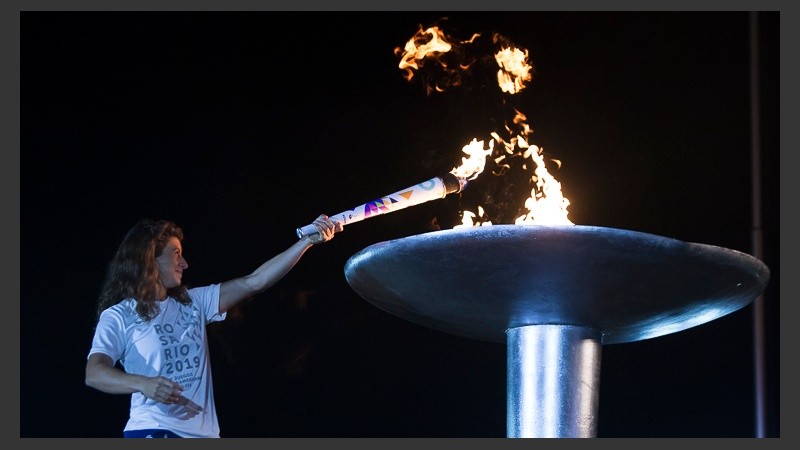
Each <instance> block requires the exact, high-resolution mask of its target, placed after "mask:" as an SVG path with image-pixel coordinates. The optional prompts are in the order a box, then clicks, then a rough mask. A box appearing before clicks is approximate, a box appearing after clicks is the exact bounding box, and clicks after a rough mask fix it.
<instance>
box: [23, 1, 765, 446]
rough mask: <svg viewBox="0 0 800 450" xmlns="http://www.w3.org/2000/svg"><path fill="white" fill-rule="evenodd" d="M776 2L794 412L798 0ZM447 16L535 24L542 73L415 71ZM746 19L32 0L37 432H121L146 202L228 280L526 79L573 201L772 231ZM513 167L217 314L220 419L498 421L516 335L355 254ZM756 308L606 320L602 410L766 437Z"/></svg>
mask: <svg viewBox="0 0 800 450" xmlns="http://www.w3.org/2000/svg"><path fill="white" fill-rule="evenodd" d="M759 17H760V22H759V29H760V42H761V45H760V48H759V58H760V70H759V79H760V81H761V86H760V88H761V89H760V91H759V99H760V106H761V109H760V115H759V118H760V125H761V128H760V138H761V139H760V148H761V152H762V153H761V160H760V164H761V183H760V185H759V189H757V190H756V191H757V192H760V193H761V196H762V197H761V199H762V203H761V209H762V215H761V221H762V229H763V237H764V241H763V249H764V255H763V258H762V261H764V262H765V264H766V265H767V266H768V267H769V269H770V272H771V278H770V282H769V284H768V286H767V289H766V291H765V293H764V296H763V299H762V301H763V302H764V304H763V305H764V311H765V314H764V320H765V332H766V339H765V342H764V345H765V356H766V362H767V365H766V370H767V372H766V376H767V377H766V378H767V379H766V382H767V384H766V395H767V430H766V433H767V436H768V437H779V436H780V414H779V411H780V403H779V397H780V388H779V382H780V378H779V372H778V370H779V366H780V359H779V342H778V336H779V332H780V330H779V321H778V314H779V305H780V298H779V290H778V287H779V275H780V265H779V256H780V255H779V245H780V238H779V236H780V230H779V221H778V219H779V199H780V193H779V188H778V186H779V173H778V172H779V142H778V139H779V124H778V119H779V112H778V108H779V103H778V93H779V81H780V80H779V72H778V69H779V51H778V50H779V17H780V16H779V13H777V12H773V13H762V14H760V15H759ZM434 24H438V25H439V26H440V28H441V29H443V30H444V31H445V32H446V33H447V34H448V35H450V36H453V37H456V38H458V39H461V40H466V39H469V38H470V37H471V36H472V35H473V34H474V33H481V35H482V36H484V37H486V36H489V35H491V33H493V32H496V33H499V34H501V35H502V36H504V37H505V38H507V39H509V40H510V41H512V42H513V43H514V44H515V45H516V46H517V47H521V48H525V49H527V50H528V51H529V60H530V61H531V62H532V64H533V66H534V72H533V78H532V80H531V82H530V83H529V85H528V88H527V89H526V90H525V91H523V92H522V93H520V94H519V95H518V96H515V97H514V98H513V99H511V100H508V99H507V98H506V97H504V96H503V95H501V94H500V93H498V92H497V90H496V86H495V87H492V86H491V83H487V82H486V80H487V79H490V78H487V77H486V73H483V72H480V70H479V69H480V68H476V69H475V71H474V73H473V74H472V75H471V76H470V77H465V79H464V80H462V81H463V82H462V84H461V85H459V86H453V87H452V89H447V90H445V91H444V92H432V93H430V94H429V93H428V92H427V91H426V89H425V86H424V83H425V81H426V80H427V81H431V80H433V79H435V78H436V76H437V75H436V74H435V73H431V74H430V77H429V78H427V79H425V77H422V76H418V77H415V78H412V79H411V80H407V79H405V78H404V77H403V71H401V70H400V69H399V68H398V63H399V57H398V56H397V55H396V54H395V52H394V49H395V48H396V47H402V46H403V45H405V43H406V41H408V40H409V39H410V38H411V37H412V36H413V35H414V34H415V33H416V32H417V31H418V30H419V27H420V26H423V27H426V28H427V27H428V26H432V25H434ZM749 32H750V30H749V16H748V13H746V12H591V13H589V12H536V11H530V12H464V11H461V12H447V11H443V12H437V11H421V12H276V11H260V12H253V11H250V12H220V11H215V12H92V11H84V12H78V11H76V12H47V11H40V12H34V11H27V12H22V13H21V14H20V99H21V101H20V117H21V126H20V138H21V141H20V145H21V152H20V156H21V158H20V175H21V176H20V188H21V192H20V199H21V207H20V238H21V241H20V242H21V244H20V247H21V249H22V251H21V257H20V264H21V275H20V283H21V295H20V361H21V367H20V430H19V431H20V436H21V437H120V436H121V434H122V429H123V427H124V425H125V422H126V420H127V413H128V401H129V396H127V395H119V396H114V395H108V394H103V393H100V392H99V391H95V390H92V389H90V388H88V387H86V386H85V385H84V366H85V361H86V356H87V352H88V350H89V347H90V343H91V337H92V333H93V327H94V323H95V302H96V297H97V294H98V293H99V288H100V284H101V282H102V279H103V276H104V271H105V267H106V264H107V263H108V262H109V260H110V259H111V257H112V255H113V253H114V250H115V249H116V247H117V245H118V244H119V242H120V241H121V239H122V237H123V236H124V234H125V233H126V232H127V230H128V229H129V228H130V226H132V225H133V224H134V223H135V222H136V221H137V220H138V219H140V218H146V217H147V218H163V219H169V220H172V221H174V222H176V223H177V224H178V225H180V226H181V227H183V229H184V232H185V235H186V239H185V241H184V243H183V249H184V254H185V256H186V258H187V260H188V262H189V269H188V270H187V271H186V273H185V275H184V281H185V282H186V283H188V284H189V285H194V286H196V285H203V284H210V283H216V282H221V281H224V280H226V279H230V278H233V277H236V276H240V275H244V274H247V273H250V272H251V271H252V270H253V269H255V268H256V267H257V266H258V265H259V264H261V263H262V262H264V261H266V260H267V259H269V258H270V257H272V256H274V255H275V254H277V253H279V252H280V251H282V250H284V249H285V248H287V247H289V246H290V245H291V244H292V243H293V242H294V241H295V240H296V239H297V237H296V236H295V228H297V227H299V226H303V225H306V224H308V223H310V222H311V221H313V219H314V218H315V217H316V216H317V215H318V214H320V213H326V214H330V215H332V214H335V213H338V212H341V211H344V210H347V209H350V208H353V207H355V206H357V205H360V204H363V203H365V202H367V201H370V200H373V199H376V198H378V197H381V196H383V195H387V194H390V193H393V192H396V191H398V190H400V189H402V188H405V187H408V186H412V185H415V184H417V183H419V182H422V181H424V180H427V179H429V178H431V177H433V176H438V175H441V174H443V173H445V172H446V171H447V170H449V169H450V168H452V167H453V166H454V165H456V164H458V162H459V161H460V158H461V156H462V155H461V148H462V147H463V146H464V145H466V144H467V143H468V142H469V141H470V140H471V139H473V138H478V139H479V140H488V139H490V133H491V132H492V131H494V130H499V129H501V128H502V127H503V124H504V123H503V120H504V119H505V117H504V114H507V113H508V111H509V108H512V107H513V108H517V109H518V110H520V111H522V112H523V113H524V114H525V115H526V117H527V121H528V123H529V124H530V125H531V126H532V128H533V130H534V131H533V133H532V134H531V139H530V140H531V143H533V144H536V145H538V146H539V147H541V148H543V149H544V152H545V153H546V154H547V155H548V156H549V157H552V158H554V159H558V160H560V161H561V163H562V165H561V167H560V168H552V169H550V170H551V173H552V174H553V175H554V177H555V178H556V179H557V180H558V181H559V182H560V183H561V186H562V192H563V194H564V196H565V197H567V198H568V199H569V201H570V207H569V218H570V219H571V221H572V222H573V223H575V224H579V225H593V226H601V227H610V228H620V229H627V230H634V231H641V232H645V233H651V234H655V235H660V236H665V237H670V238H675V239H679V240H683V241H687V242H696V243H703V244H710V245H715V246H720V247H725V248H729V249H733V250H738V251H741V252H745V253H751V254H752V252H753V246H752V228H753V225H752V223H753V221H752V212H753V207H752V205H753V201H752V200H753V194H752V192H753V190H752V173H751V149H752V145H751V115H750V112H751V111H750V108H751V105H750V100H751V95H750V69H751V60H750V53H749V45H750V41H749V39H750V36H749ZM480 50H482V49H480V48H478V49H475V50H473V51H475V52H480ZM478 56H480V55H478ZM492 183H493V184H491V185H490V184H489V183H487V185H481V184H479V183H476V184H475V185H474V186H473V185H468V186H467V188H466V189H465V191H464V192H463V193H461V194H460V195H459V194H454V195H450V196H448V197H446V198H444V199H441V200H436V201H432V202H428V203H425V204H422V205H418V206H416V207H412V208H408V209H404V210H402V211H396V212H394V213H392V214H386V215H381V216H378V217H374V218H370V219H368V220H365V221H362V222H359V223H354V224H350V225H348V226H347V227H345V229H344V231H343V232H342V233H339V234H337V235H336V237H335V238H334V239H333V240H332V241H331V242H329V243H326V244H325V245H321V246H316V247H313V248H312V249H310V250H309V251H308V252H307V253H306V255H305V256H304V257H303V259H302V260H301V261H300V263H299V264H298V265H297V266H296V267H295V268H294V269H293V271H292V272H290V274H289V275H287V276H286V277H285V278H284V279H283V280H281V281H280V282H279V283H278V284H276V285H275V286H273V287H272V288H271V289H269V290H267V291H265V292H263V293H262V294H259V295H257V296H255V297H253V298H251V299H248V300H247V301H245V302H244V303H242V304H240V305H239V306H238V307H237V308H236V309H234V310H232V311H230V312H229V315H228V318H227V320H226V321H224V322H222V323H217V324H213V325H211V326H210V345H211V352H212V356H211V358H212V366H213V377H214V385H215V393H216V401H217V408H218V414H219V420H220V426H221V429H222V436H223V437H252V438H273V437H356V438H358V437H504V436H505V435H506V349H505V346H504V345H503V344H499V343H492V342H482V341H478V340H472V339H467V338H464V337H459V336H455V335H451V334H447V333H443V332H440V331H437V330H434V329H429V328H426V327H424V326H421V325H418V324H415V323H411V322H408V321H406V320H403V319H401V318H398V317H395V316H393V315H391V314H389V313H387V312H384V311H383V310H381V309H379V308H377V307H375V306H373V305H372V304H371V303H369V302H367V301H365V300H364V299H363V298H361V297H359V296H358V295H357V294H356V293H355V292H354V290H353V289H352V288H351V287H350V286H349V285H348V283H347V280H346V278H345V274H344V266H345V264H346V262H347V260H348V258H350V257H351V256H352V255H354V254H355V253H357V252H359V251H360V250H362V249H363V248H365V247H367V246H369V245H372V244H375V243H379V242H383V241H387V240H391V239H397V238H402V237H406V236H411V235H415V234H419V233H425V232H430V231H432V229H433V224H438V226H439V227H441V228H442V229H447V228H452V227H453V226H454V225H455V224H457V223H458V212H459V211H461V210H462V209H464V208H472V206H473V203H472V202H474V201H476V199H481V200H486V201H488V202H489V203H491V204H492V205H494V206H495V207H496V208H499V209H497V211H500V212H499V213H498V214H500V215H501V216H502V215H503V214H505V215H506V216H507V215H509V214H511V213H510V212H509V211H510V209H509V208H511V209H513V208H516V206H513V205H514V202H515V201H517V202H518V201H521V200H522V199H524V198H525V197H527V196H528V195H529V194H530V190H529V189H527V190H525V189H521V190H519V191H518V192H519V194H518V195H516V196H511V197H508V196H507V195H506V196H504V195H505V194H508V191H509V190H511V188H512V187H515V188H516V187H518V186H510V185H504V184H503V183H502V182H498V181H497V180H495V181H493V182H492ZM470 188H474V189H472V190H471V189H470ZM481 188H484V189H485V190H484V191H480V189H481ZM501 194H503V195H501ZM496 223H497V222H496ZM476 264H480V262H479V261H477V262H476ZM631 282H636V280H631ZM753 309H754V308H753V307H752V305H748V306H746V307H744V308H742V309H741V310H738V311H736V312H733V313H731V314H729V315H727V316H724V317H722V318H719V319H716V320H714V321H712V322H709V323H706V324H703V325H700V326H697V327H694V328H690V329H688V330H684V331H681V332H678V333H673V334H669V335H666V336H661V337H657V338H652V339H647V340H643V341H637V342H632V343H624V344H614V345H606V346H603V349H602V372H601V383H600V393H599V402H600V403H599V417H598V421H597V424H598V429H597V435H598V437H754V436H755V433H756V430H755V422H756V419H755V418H756V412H755V400H754V399H755V389H756V388H755V385H754V374H753V373H754V362H753V358H754V348H755V342H754V338H753V323H754V311H753Z"/></svg>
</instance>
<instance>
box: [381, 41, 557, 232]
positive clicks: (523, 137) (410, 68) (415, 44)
mask: <svg viewBox="0 0 800 450" xmlns="http://www.w3.org/2000/svg"><path fill="white" fill-rule="evenodd" d="M479 36H480V34H474V35H473V36H472V38H471V39H470V40H468V41H457V40H454V39H452V38H450V37H448V36H446V35H445V33H444V32H443V31H442V30H441V29H439V27H437V26H433V27H429V28H427V29H423V27H422V26H420V27H419V31H418V32H417V33H416V34H415V35H414V36H413V37H412V38H411V39H409V41H408V42H407V43H406V45H405V47H404V49H403V50H401V49H400V48H397V49H395V53H396V54H398V55H401V56H400V64H399V67H400V69H402V70H404V71H405V78H406V80H409V81H410V80H411V79H412V78H413V76H414V71H415V70H420V69H421V68H422V67H423V65H424V62H425V61H426V60H429V61H432V62H434V63H436V64H437V66H436V67H437V68H438V69H440V70H443V73H445V74H446V75H447V76H446V77H445V81H446V83H437V84H436V85H435V86H433V87H429V86H426V88H427V90H428V94H429V95H430V93H431V92H432V91H436V92H444V91H445V90H446V89H447V88H449V87H453V86H458V85H460V83H461V78H460V76H461V73H463V72H464V71H466V70H468V69H470V68H471V67H472V66H473V64H475V62H476V61H477V60H476V59H473V60H470V61H463V62H458V64H453V62H452V61H447V60H446V59H445V58H444V56H445V55H446V54H447V53H448V52H452V51H453V50H454V49H456V50H462V49H463V48H464V47H466V46H468V45H470V44H472V43H473V42H475V40H476V38H477V37H479ZM492 38H493V43H495V44H498V45H499V46H500V49H499V50H498V51H497V52H496V53H495V54H494V55H493V56H494V58H493V61H494V62H495V63H496V64H497V66H498V69H497V84H498V87H499V88H500V90H501V91H502V92H503V93H505V94H508V95H514V94H518V93H520V92H521V91H522V90H523V89H524V88H525V87H526V83H527V82H529V81H531V79H532V70H533V66H532V65H531V64H530V62H529V61H528V56H529V55H528V51H527V50H525V49H520V48H517V47H516V46H514V45H513V44H511V43H510V42H509V41H508V40H507V39H506V38H504V37H503V36H501V35H499V34H497V33H495V34H494V35H493V36H492ZM514 112H515V115H514V118H513V120H512V125H508V124H507V125H506V129H505V132H506V134H507V135H508V136H510V137H509V138H508V139H503V138H502V137H501V136H500V134H499V133H498V132H496V131H495V132H494V133H492V139H491V140H489V143H488V148H484V141H482V140H480V141H479V140H478V139H477V138H475V139H473V140H472V142H471V143H470V144H469V145H467V146H465V147H464V148H463V152H464V153H466V154H468V155H469V158H462V161H463V164H462V166H459V167H456V168H454V169H453V170H452V171H451V173H452V174H454V175H456V176H457V177H459V179H460V180H467V181H468V180H473V179H475V178H476V177H477V176H478V175H480V174H481V173H482V172H483V170H484V167H485V163H486V158H488V157H490V156H493V158H494V162H495V163H496V164H497V165H498V166H500V167H501V168H502V167H504V166H505V167H507V166H508V164H511V162H512V161H520V160H521V161H525V162H523V163H522V168H523V169H524V170H526V171H530V172H532V173H531V183H532V185H533V188H532V189H531V192H530V196H529V197H528V198H527V199H526V200H525V203H524V205H525V206H524V207H525V209H527V211H528V212H527V213H526V214H523V215H521V216H519V217H517V218H516V220H515V221H514V223H515V224H517V225H522V224H538V225H573V223H572V221H570V220H569V218H568V217H567V216H568V212H567V208H568V207H569V204H570V203H569V200H568V199H567V198H566V197H564V195H563V194H562V192H561V183H559V182H558V181H557V180H556V179H555V177H553V175H552V174H550V172H549V171H548V170H547V167H546V164H545V163H546V161H545V158H544V156H543V155H542V149H541V148H540V147H539V146H537V145H533V144H529V136H530V134H532V130H531V128H530V126H529V125H528V123H527V118H526V117H525V115H524V114H523V113H521V112H520V111H518V110H515V111H514ZM512 127H513V128H512ZM495 142H496V143H497V144H499V145H498V149H497V151H495V145H494V144H495ZM528 159H530V161H531V162H533V165H532V166H530V167H529V166H528V164H527V163H526V162H527V161H528ZM550 161H551V162H553V163H555V164H556V166H557V168H560V167H561V162H560V161H558V160H550ZM477 209H478V212H477V213H474V212H471V211H466V210H465V211H461V213H460V214H461V224H460V225H456V226H455V228H458V227H472V226H486V225H491V224H492V222H491V220H489V219H488V218H487V217H485V212H484V208H483V207H482V206H480V205H479V206H478V208H477Z"/></svg>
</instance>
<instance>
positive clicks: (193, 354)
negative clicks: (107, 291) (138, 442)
mask: <svg viewBox="0 0 800 450" xmlns="http://www.w3.org/2000/svg"><path fill="white" fill-rule="evenodd" d="M189 297H191V299H192V303H191V304H190V305H181V304H180V303H178V302H177V301H176V300H175V299H174V298H172V297H169V298H167V299H166V300H164V301H163V302H159V307H160V312H159V313H158V315H157V316H156V317H155V318H154V319H153V320H151V321H150V322H145V321H144V320H143V319H142V318H141V317H139V315H138V314H137V313H136V300H133V299H127V300H123V301H121V302H119V303H117V304H116V305H114V306H111V307H109V308H108V309H106V310H105V311H103V312H102V314H100V320H99V321H98V323H97V328H96V330H95V332H94V338H93V339H92V348H91V350H89V355H91V354H92V353H104V354H106V355H108V356H110V357H111V359H112V360H114V361H115V362H116V361H119V362H120V363H121V364H122V366H123V367H124V368H125V371H126V372H128V373H134V374H139V375H145V376H151V377H152V376H158V375H161V376H164V377H167V378H169V379H171V380H172V381H175V382H177V383H180V384H181V385H182V386H183V388H184V390H183V393H182V396H183V397H184V398H183V399H182V400H181V401H179V402H178V404H172V405H167V404H164V403H159V402H156V401H153V400H150V399H148V398H147V397H145V396H144V395H143V394H142V393H140V392H135V393H133V394H131V409H130V417H129V419H128V422H127V424H126V425H125V429H124V430H125V431H128V430H141V429H148V428H159V429H166V430H171V431H174V432H175V433H176V434H178V435H180V436H182V437H198V438H214V437H219V423H218V422H217V410H216V407H215V405H214V390H213V384H212V379H211V361H210V360H209V352H208V337H207V334H206V325H207V324H209V323H211V322H217V321H221V320H225V317H226V315H227V313H222V314H220V313H219V284H213V285H210V286H203V287H198V288H193V289H190V290H189ZM87 358H88V357H87Z"/></svg>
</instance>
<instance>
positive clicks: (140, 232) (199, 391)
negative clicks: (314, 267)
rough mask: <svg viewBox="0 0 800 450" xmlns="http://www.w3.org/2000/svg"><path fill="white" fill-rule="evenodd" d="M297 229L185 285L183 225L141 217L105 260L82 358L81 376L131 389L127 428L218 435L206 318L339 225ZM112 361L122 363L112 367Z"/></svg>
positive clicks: (133, 432) (105, 387)
mask: <svg viewBox="0 0 800 450" xmlns="http://www.w3.org/2000/svg"><path fill="white" fill-rule="evenodd" d="M314 225H315V226H316V227H317V228H318V230H319V233H313V234H310V235H304V236H303V237H302V238H300V239H299V240H298V241H297V242H295V243H294V244H292V245H291V246H290V247H289V248H288V249H286V250H284V251H283V252H281V253H280V254H278V255H276V256H274V257H273V258H271V259H270V260H268V261H266V262H265V263H263V264H261V266H259V267H258V268H257V269H256V270H255V271H253V272H252V273H251V274H249V275H245V276H242V277H238V278H234V279H231V280H228V281H224V282H222V283H218V284H211V285H208V286H201V287H196V288H192V289H188V288H187V287H186V286H185V285H184V284H182V277H183V271H184V270H186V269H187V268H188V267H189V264H188V263H187V262H186V259H185V258H184V257H183V248H182V246H181V242H182V241H183V231H182V230H181V228H179V227H178V226H177V225H176V224H174V223H172V222H170V221H166V220H150V219H144V220H141V221H139V222H138V223H136V224H135V225H134V226H133V228H131V230H130V231H129V232H128V233H127V235H126V236H125V238H124V239H123V241H122V243H121V244H120V246H119V248H118V249H117V251H116V253H115V255H114V257H113V259H112V260H111V263H110V264H109V266H108V269H107V273H106V278H105V281H104V282H103V287H102V289H101V293H100V297H99V302H98V309H97V313H98V321H97V326H96V328H95V332H94V337H93V339H92V346H91V350H89V355H88V358H87V362H86V385H87V386H89V387H92V388H94V389H97V390H100V391H102V392H106V393H109V394H131V405H130V416H129V418H128V422H127V423H126V425H125V428H124V436H125V437H197V438H214V437H219V433H220V430H219V423H218V420H217V412H216V408H215V405H214V390H213V383H212V378H211V362H210V359H209V350H208V349H209V347H208V337H207V335H206V325H207V324H209V323H211V322H216V321H220V320H224V319H225V317H226V313H227V311H228V310H229V309H231V308H232V307H234V306H235V305H236V304H238V303H239V302H241V301H242V300H244V299H245V298H248V297H250V296H252V295H254V294H256V293H259V292H261V291H264V290H265V289H267V288H269V287H270V286H272V285H273V284H275V283H276V282H277V281H278V280H280V279H281V278H283V277H284V276H285V275H286V274H287V273H288V272H289V271H290V270H291V269H292V267H294V265H295V264H297V262H298V261H299V260H300V258H301V257H302V256H303V254H304V253H305V252H306V250H308V249H309V248H311V247H312V246H313V245H315V244H319V243H323V242H327V241H329V240H331V239H333V236H334V233H336V232H339V231H341V230H342V225H341V224H340V223H338V222H336V223H334V222H332V221H331V220H330V219H329V218H328V217H327V216H326V215H324V214H322V215H320V216H319V217H317V219H316V220H314ZM117 362H119V363H120V364H121V366H122V367H123V368H124V370H122V369H120V368H118V367H117V366H116V363H117Z"/></svg>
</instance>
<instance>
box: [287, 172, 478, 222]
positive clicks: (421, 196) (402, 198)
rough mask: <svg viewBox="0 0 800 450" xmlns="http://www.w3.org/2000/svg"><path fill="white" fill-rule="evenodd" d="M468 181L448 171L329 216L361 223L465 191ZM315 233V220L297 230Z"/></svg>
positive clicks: (337, 220) (331, 218)
mask: <svg viewBox="0 0 800 450" xmlns="http://www.w3.org/2000/svg"><path fill="white" fill-rule="evenodd" d="M466 184H467V181H466V179H464V178H459V177H457V176H455V175H453V174H452V173H448V174H447V175H445V176H443V177H434V178H431V179H430V180H428V181H424V182H422V183H419V184H417V185H416V186H411V187H409V188H406V189H403V190H400V191H397V192H395V193H394V194H389V195H387V196H384V197H381V198H379V199H376V200H373V201H371V202H367V203H364V204H363V205H359V206H357V207H355V208H353V209H351V210H349V211H344V212H340V213H339V214H336V215H333V216H329V218H330V220H331V221H333V222H335V223H336V222H338V223H340V224H342V227H344V226H345V225H349V224H351V223H354V222H360V221H362V220H364V219H366V218H369V217H374V216H377V215H380V214H385V213H388V212H392V211H397V210H399V209H403V208H408V207H409V206H414V205H419V204H420V203H425V202H428V201H431V200H436V199H439V198H444V197H445V196H446V195H447V194H451V193H453V192H461V190H462V189H463V188H464V186H466ZM315 233H319V230H318V229H317V227H316V225H314V224H313V223H312V224H308V225H306V226H304V227H301V228H298V229H297V237H298V238H302V237H303V236H310V235H312V234H315Z"/></svg>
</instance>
